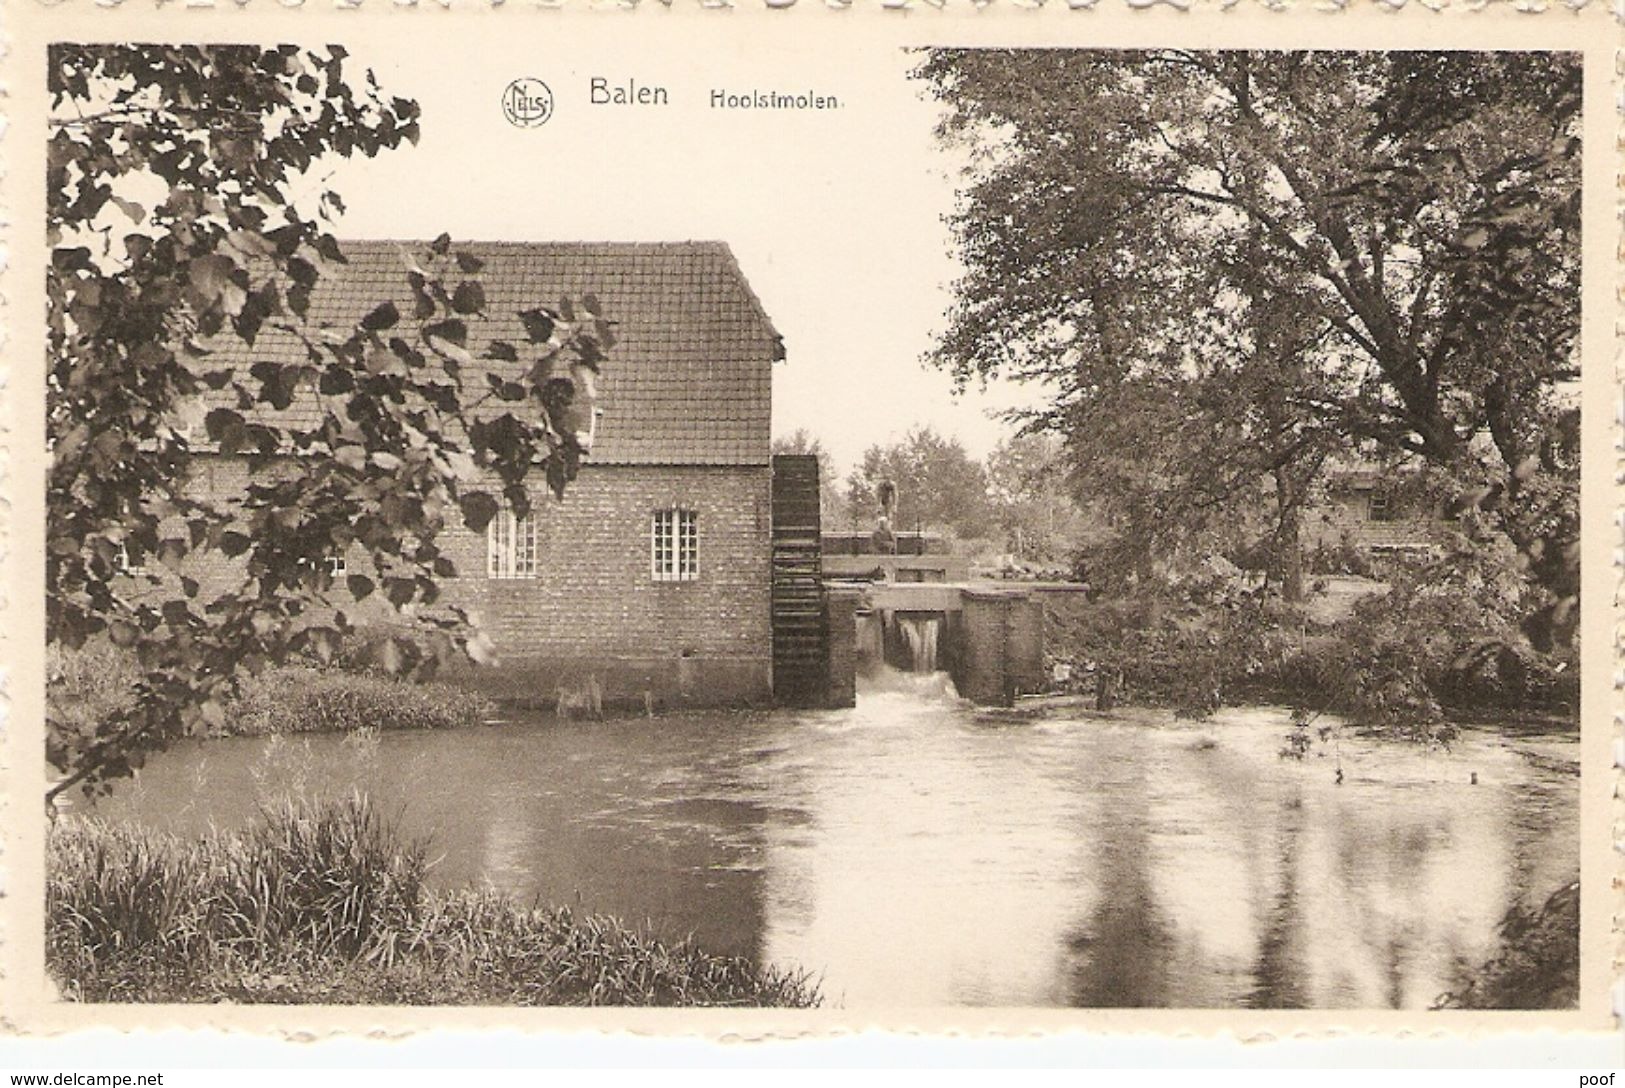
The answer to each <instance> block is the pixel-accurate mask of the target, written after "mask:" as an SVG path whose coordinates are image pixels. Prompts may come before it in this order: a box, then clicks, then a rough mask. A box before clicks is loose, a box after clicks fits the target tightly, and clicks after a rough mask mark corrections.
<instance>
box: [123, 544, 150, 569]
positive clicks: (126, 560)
mask: <svg viewBox="0 0 1625 1088" xmlns="http://www.w3.org/2000/svg"><path fill="white" fill-rule="evenodd" d="M118 570H119V573H120V574H125V575H128V576H130V577H131V578H139V577H141V576H142V575H144V574H146V573H147V567H146V564H145V563H135V562H131V560H130V549H129V548H128V547H126V546H125V545H124V543H123V542H122V541H120V543H119V546H118Z"/></svg>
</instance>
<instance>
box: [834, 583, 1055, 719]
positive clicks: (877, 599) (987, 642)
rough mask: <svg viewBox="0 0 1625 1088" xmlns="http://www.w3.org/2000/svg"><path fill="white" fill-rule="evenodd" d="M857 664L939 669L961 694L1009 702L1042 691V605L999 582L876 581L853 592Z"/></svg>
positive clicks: (872, 667)
mask: <svg viewBox="0 0 1625 1088" xmlns="http://www.w3.org/2000/svg"><path fill="white" fill-rule="evenodd" d="M858 596H859V599H860V600H861V602H862V603H861V607H860V609H859V611H858V612H857V613H856V615H855V617H854V634H853V641H854V642H855V648H856V654H855V655H854V656H855V659H856V660H855V664H856V666H857V668H858V670H859V671H860V672H872V671H874V670H877V669H879V668H880V667H881V666H882V665H887V666H890V667H892V668H896V669H901V670H903V671H907V672H934V671H938V670H941V671H944V672H947V673H948V674H949V676H950V677H951V678H952V679H953V682H954V687H955V688H957V689H958V691H959V694H960V695H962V696H964V697H965V698H967V699H969V700H971V701H972V702H974V703H979V704H981V705H984V706H1010V705H1011V704H1012V703H1014V702H1015V699H1016V697H1017V696H1019V695H1024V694H1030V693H1033V692H1038V691H1042V690H1044V686H1045V675H1044V623H1043V609H1042V606H1041V605H1040V603H1039V601H1038V600H1037V599H1036V598H1035V597H1034V596H1033V595H1032V594H1030V593H1027V592H1025V591H1023V590H1019V589H1008V588H1004V587H982V586H966V585H945V584H941V583H936V584H910V583H876V584H874V585H871V586H867V587H865V588H863V589H862V590H860V591H858Z"/></svg>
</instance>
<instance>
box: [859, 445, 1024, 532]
mask: <svg viewBox="0 0 1625 1088" xmlns="http://www.w3.org/2000/svg"><path fill="white" fill-rule="evenodd" d="M885 480H890V481H891V483H892V484H893V485H894V486H895V487H896V489H897V508H896V509H897V512H896V516H895V518H894V520H893V524H892V528H893V529H895V530H900V531H902V530H906V531H913V530H915V529H917V528H918V529H923V530H925V531H927V532H939V533H940V532H947V533H949V534H951V535H953V536H956V537H959V538H962V539H968V538H980V537H985V536H987V535H988V534H989V533H990V532H991V531H992V528H993V511H992V505H991V503H990V502H989V500H988V494H987V472H986V470H984V469H983V468H982V466H981V465H980V464H978V463H977V462H976V461H975V460H973V459H972V458H971V456H970V454H969V453H967V452H966V451H965V447H964V446H963V445H962V444H961V443H960V441H959V440H958V439H957V438H944V437H943V436H942V435H939V434H938V433H937V432H936V430H935V429H934V428H932V427H929V426H927V427H916V428H914V429H913V430H911V431H909V432H908V434H906V435H904V436H903V439H902V440H901V441H899V442H894V443H892V444H891V445H888V446H881V445H874V446H870V447H869V448H868V449H867V450H865V451H864V453H863V459H862V460H861V461H860V462H859V463H858V465H857V467H856V468H854V469H853V470H852V471H851V473H849V474H848V476H847V488H846V500H847V507H848V509H849V510H850V512H851V516H852V519H853V521H854V522H856V523H858V524H859V525H868V526H872V525H874V524H875V522H876V519H878V518H879V517H880V501H879V498H878V497H877V489H878V488H879V486H880V484H881V482H882V481H885Z"/></svg>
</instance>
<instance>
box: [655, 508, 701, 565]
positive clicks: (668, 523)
mask: <svg viewBox="0 0 1625 1088" xmlns="http://www.w3.org/2000/svg"><path fill="white" fill-rule="evenodd" d="M649 569H650V574H651V575H652V576H653V578H654V580H655V581H657V582H692V581H693V580H694V579H696V578H698V577H699V576H700V515H699V514H698V513H697V512H695V511H693V510H656V511H655V512H654V517H653V520H652V522H651V531H650V533H649Z"/></svg>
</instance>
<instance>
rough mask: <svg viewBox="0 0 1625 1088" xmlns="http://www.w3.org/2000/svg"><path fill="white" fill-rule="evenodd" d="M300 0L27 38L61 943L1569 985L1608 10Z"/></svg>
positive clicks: (1114, 1005) (1470, 987)
mask: <svg viewBox="0 0 1625 1088" xmlns="http://www.w3.org/2000/svg"><path fill="white" fill-rule="evenodd" d="M182 22H183V23H184V22H185V21H184V20H183V21H182ZM228 22H229V20H228ZM282 25H286V26H288V30H287V31H286V33H285V35H284V36H283V37H282V38H280V39H276V40H265V39H261V38H260V37H258V36H257V35H244V36H243V37H242V38H240V39H237V40H233V39H232V38H231V36H230V34H229V33H226V34H225V35H224V36H221V37H218V40H216V36H218V35H219V33H220V31H222V29H229V28H222V27H221V26H219V25H218V24H215V25H214V27H213V29H212V30H211V32H210V33H211V35H212V36H211V37H203V36H199V37H196V38H190V39H188V38H179V37H175V36H174V34H173V30H174V24H170V30H171V33H169V34H164V35H157V36H152V37H147V38H139V39H138V38H135V37H130V38H128V39H108V38H105V37H98V36H94V35H85V36H83V37H81V38H77V39H74V40H67V39H53V40H51V41H50V42H48V43H47V44H46V45H45V46H44V53H43V56H44V61H43V65H42V66H41V70H42V71H43V75H44V78H45V82H44V85H43V86H42V87H40V88H34V89H32V90H31V92H30V93H32V94H33V95H34V96H35V97H34V98H33V99H32V100H31V101H32V102H34V103H37V104H38V106H39V108H40V109H42V110H43V129H42V131H43V136H44V139H45V148H44V151H43V156H42V158H43V166H44V189H43V199H44V206H43V211H44V222H43V224H42V225H39V229H42V230H43V233H44V245H45V249H44V251H43V252H44V254H45V261H44V263H43V267H41V268H38V269H29V268H28V267H26V266H17V267H14V268H13V269H12V272H11V275H13V276H16V275H19V274H21V275H25V276H36V277H39V278H42V279H43V285H44V295H43V305H42V306H41V307H40V312H41V313H42V315H43V318H44V321H45V323H46V324H45V330H44V335H43V341H42V345H43V356H42V357H41V358H40V359H38V360H37V363H38V365H39V367H40V368H41V370H42V371H43V375H44V377H43V382H42V386H43V397H44V401H43V413H44V454H45V462H44V466H43V469H42V475H43V481H44V496H45V497H44V520H43V526H42V528H41V530H40V532H41V535H42V544H43V559H42V572H43V582H44V584H43V622H42V624H41V626H42V628H43V631H44V640H45V641H44V645H43V647H42V648H41V649H42V653H43V659H42V665H41V674H42V675H41V677H40V683H41V684H42V686H43V691H44V697H43V709H44V714H43V722H42V725H43V729H42V734H43V737H42V740H43V763H42V766H43V778H42V782H41V789H42V791H43V792H42V795H38V794H32V795H30V796H29V797H26V798H22V799H21V800H19V799H18V798H16V797H13V798H12V799H11V807H12V811H13V813H23V814H25V815H26V814H31V813H34V812H39V811H40V810H41V805H43V816H42V817H41V819H42V828H43V830H42V832H41V835H42V839H41V843H42V846H41V850H42V854H41V858H42V860H41V865H42V877H41V881H40V889H39V895H40V896H42V897H43V908H42V909H43V926H42V929H43V942H44V943H43V973H44V977H43V979H42V983H41V984H42V986H43V987H44V990H45V993H46V995H47V996H46V997H45V1000H46V1001H47V1002H48V1003H49V1004H51V1005H52V1006H55V1007H63V1006H73V1007H77V1006H105V1005H108V1004H124V1005H131V1004H133V1005H162V1006H219V1005H221V1004H229V1005H232V1006H293V1005H314V1006H358V1005H359V1006H392V1007H407V1006H481V1007H518V1006H549V1007H552V1006H635V1007H663V1008H664V1007H704V1008H710V1009H716V1008H730V1009H739V1008H780V1009H794V1010H821V1011H823V1012H830V1011H833V1012H835V1013H841V1012H845V1011H850V1012H854V1013H857V1014H864V1013H868V1012H872V1011H883V1010H886V1009H954V1008H965V1009H1033V1010H1046V1009H1048V1010H1100V1009H1138V1010H1155V1009H1167V1010H1227V1011H1234V1012H1238V1013H1240V1012H1248V1011H1253V1010H1322V1011H1349V1012H1356V1011H1382V1010H1401V1011H1405V1012H1408V1013H1413V1014H1415V1016H1414V1017H1413V1018H1412V1019H1409V1020H1407V1021H1405V1023H1406V1024H1407V1025H1409V1026H1412V1027H1419V1028H1422V1029H1424V1030H1425V1029H1426V1025H1428V1024H1430V1023H1432V1022H1434V1021H1433V1020H1431V1019H1430V1018H1434V1017H1443V1018H1447V1017H1448V1016H1450V1015H1451V1014H1452V1013H1458V1012H1460V1011H1461V1010H1525V1011H1530V1010H1542V1011H1567V1012H1571V1013H1572V1012H1575V1011H1577V1010H1579V1009H1580V1008H1581V1006H1582V977H1583V976H1582V971H1581V964H1582V955H1581V950H1582V941H1581V914H1582V910H1581V900H1582V894H1581V888H1582V883H1581V871H1582V864H1581V860H1582V853H1583V851H1582V827H1581V823H1582V821H1581V808H1582V802H1581V799H1582V775H1581V765H1582V757H1581V724H1582V714H1581V686H1582V685H1581V675H1582V671H1584V670H1582V667H1581V645H1582V638H1581V627H1582V623H1581V597H1580V589H1581V566H1582V562H1581V551H1582V538H1581V525H1582V521H1581V501H1580V497H1581V486H1580V484H1581V464H1582V456H1581V454H1582V430H1581V400H1582V397H1581V388H1582V374H1583V370H1582V364H1581V356H1582V290H1581V272H1582V260H1581V257H1582V220H1583V218H1585V217H1583V216H1582V207H1583V201H1582V193H1583V191H1584V188H1585V185H1584V176H1583V175H1584V173H1585V162H1586V159H1585V156H1586V155H1587V154H1592V153H1594V149H1593V147H1592V146H1590V141H1588V140H1586V139H1585V138H1584V137H1585V120H1586V116H1585V114H1586V111H1585V109H1584V108H1583V106H1584V104H1585V101H1586V94H1585V92H1586V87H1587V74H1586V64H1585V62H1584V56H1583V55H1582V53H1580V52H1574V51H1565V50H1562V49H1555V48H1550V49H1549V48H1533V47H1531V48H1525V49H1520V50H1517V51H1512V50H1506V49H1488V48H1484V49H1462V48H1451V49H1444V48H1438V49H1397V48H1394V49H1373V48H1363V47H1362V48H1354V47H1352V46H1351V47H1342V48H1330V49H1328V48H1324V47H1323V46H1322V47H1319V48H1294V49H1276V48H1242V47H1235V48H1231V47H1217V46H1214V47H1208V48H1189V47H1147V46H1143V45H1140V46H1134V47H1130V46H1127V45H1124V46H1112V47H1104V46H1100V47H1096V46H1090V45H1086V44H1076V45H1069V46H1067V47H1056V46H1052V45H1043V46H1039V45H1032V44H1019V45H1011V44H996V43H990V42H985V41H982V40H980V39H978V38H976V37H974V36H972V35H960V36H957V37H956V36H955V35H953V34H951V33H946V32H944V33H939V34H935V35H933V34H920V33H919V31H920V30H921V28H923V27H926V26H927V25H928V24H923V23H922V24H918V25H915V26H913V28H912V29H913V30H914V31H915V33H914V35H913V36H912V37H909V38H907V39H906V40H904V39H903V38H900V37H898V36H890V37H887V36H880V35H876V36H873V37H871V38H868V39H865V40H864V41H863V44H862V47H861V48H854V49H852V50H851V51H850V53H849V54H848V55H845V56H840V57H838V58H837V57H836V56H835V55H833V54H831V53H828V52H824V53H816V52H813V51H810V50H809V51H806V52H804V53H796V52H794V51H793V50H790V49H788V48H786V47H783V42H782V39H779V40H777V42H778V46H779V47H775V48H773V49H763V50H760V51H758V52H755V53H752V52H751V51H749V50H746V49H743V48H739V49H735V50H733V51H732V52H730V51H728V50H719V51H718V52H717V53H716V55H715V56H714V57H712V58H707V57H705V56H699V55H694V54H692V53H682V52H680V51H678V50H675V49H667V48H664V47H663V46H662V44H661V42H660V40H659V39H658V37H654V36H648V35H643V36H625V37H619V36H617V35H616V34H615V33H614V32H613V29H612V28H609V27H606V26H601V25H599V24H594V25H593V26H591V27H588V28H586V29H581V30H580V32H579V33H578V34H576V35H575V36H574V37H573V38H571V39H570V44H569V45H568V46H566V45H565V44H564V43H563V42H562V41H561V40H559V39H558V38H554V39H551V40H549V41H547V42H545V43H543V41H542V39H541V38H536V39H531V40H528V41H527V40H525V39H524V36H523V35H520V36H517V37H516V38H515V39H514V40H512V41H508V42H498V41H495V40H494V37H495V36H493V35H491V34H489V33H487V34H486V35H485V36H484V38H483V39H481V40H482V41H484V42H486V43H487V44H489V46H490V48H489V49H487V50H484V51H476V50H472V49H466V48H464V49H456V50H450V49H448V50H446V51H444V52H442V51H441V50H438V49H430V48H422V47H420V48H416V49H413V48H405V47H403V44H402V43H403V42H404V41H405V40H406V39H403V38H401V37H400V36H398V35H397V36H394V37H390V36H388V35H379V36H377V37H369V36H368V35H365V34H361V33H354V34H348V35H347V34H344V33H339V32H338V31H342V29H343V25H344V24H337V25H334V24H327V25H324V26H323V27H322V30H323V32H324V36H323V37H320V38H311V37H308V36H304V35H301V34H300V32H299V29H298V27H297V26H293V25H291V24H287V23H284V24H282ZM573 25H579V24H573ZM941 29H942V30H943V31H947V30H948V29H950V28H948V27H943V28H941ZM418 41H419V42H420V44H421V45H423V46H427V44H428V43H427V42H426V41H424V40H423V39H422V38H421V36H420V37H419V38H418ZM14 89H15V88H14ZM39 124H40V122H39V120H38V119H36V122H35V125H36V127H35V128H34V129H31V130H28V129H25V130H20V131H14V132H13V133H12V142H13V143H14V142H16V138H17V136H18V135H20V134H22V133H24V132H27V131H40V129H39V127H38V126H39ZM1594 131H1595V130H1594ZM1592 221H1593V222H1595V220H1594V219H1593V220H1592ZM19 222H20V223H21V224H22V226H23V229H25V230H34V229H36V227H35V226H34V225H30V224H29V223H28V221H27V220H26V219H23V220H20V221H19ZM1591 274H1592V272H1591V271H1590V270H1589V269H1588V271H1587V275H1588V276H1590V275H1591ZM1588 316H1589V315H1588ZM18 320H19V321H25V320H29V318H28V317H27V316H26V315H25V316H23V317H22V318H19V319H18ZM1601 320H1603V321H1604V323H1606V322H1607V320H1608V315H1606V314H1603V315H1601ZM1604 362H1606V360H1596V359H1592V358H1589V357H1588V359H1587V362H1586V367H1585V369H1584V373H1586V374H1590V373H1591V372H1592V371H1591V368H1592V367H1594V366H1599V365H1602V363H1604ZM35 363H36V360H34V359H18V360H16V361H15V362H14V364H13V365H14V367H31V366H34V365H35ZM1597 373H1598V375H1599V376H1600V374H1601V372H1600V371H1598V372H1597ZM23 410H24V411H30V410H33V409H31V408H30V407H29V405H27V404H26V403H25V404H24V405H23ZM1587 425H1588V427H1589V426H1590V425H1591V424H1590V423H1589V422H1588V424H1587ZM1588 433H1591V432H1588ZM1599 456H1601V457H1602V458H1603V462H1604V463H1608V459H1609V457H1610V456H1611V455H1609V454H1608V453H1607V451H1606V448H1605V449H1604V450H1603V451H1602V453H1601V454H1600V455H1599ZM1599 527H1600V528H1605V527H1602V526H1599ZM1604 585H1605V583H1604V582H1603V581H1597V582H1595V583H1593V582H1591V581H1589V580H1588V582H1587V594H1588V595H1589V594H1591V593H1602V594H1603V595H1605V596H1606V595H1607V593H1608V592H1609V590H1607V589H1605V588H1600V587H1603V586H1604ZM20 594H21V591H20V590H19V591H17V593H16V594H15V595H20ZM1600 633H1601V635H1602V637H1603V639H1604V641H1605V642H1606V641H1607V639H1608V637H1609V636H1608V634H1607V631H1606V629H1604V630H1602V631H1601V632H1600ZM1597 675H1598V674H1596V673H1595V672H1591V673H1588V676H1590V680H1588V684H1589V683H1593V682H1595V681H1596V680H1597ZM1601 679H1602V683H1603V685H1604V688H1603V689H1599V690H1605V687H1606V680H1607V678H1606V675H1605V674H1604V675H1602V677H1601ZM1607 724H1608V722H1607V717H1606V715H1604V716H1602V719H1601V720H1600V721H1596V722H1593V723H1591V725H1588V727H1587V728H1588V731H1589V730H1590V729H1591V728H1592V726H1596V727H1600V728H1603V729H1605V730H1606V728H1607ZM1588 735H1590V734H1589V732H1588ZM29 758H37V757H35V756H30V757H29ZM1591 770H1592V771H1593V772H1596V771H1597V770H1598V768H1597V766H1595V765H1592V767H1591ZM1603 771H1604V772H1606V768H1603ZM1588 781H1592V782H1595V781H1596V780H1595V779H1589V780H1588ZM1598 830H1599V831H1600V830H1602V829H1601V827H1600V826H1599V828H1598ZM1608 879H1609V874H1608V873H1605V872H1602V871H1598V870H1593V869H1587V872H1586V880H1587V885H1586V886H1587V887H1588V888H1589V887H1591V882H1592V881H1594V880H1597V881H1602V882H1603V885H1606V884H1607V882H1608ZM1606 922H1607V920H1606V918H1605V917H1600V916H1596V915H1593V916H1591V917H1590V918H1588V921H1587V925H1588V926H1590V925H1593V924H1599V923H1600V924H1602V925H1603V926H1604V928H1606ZM1587 947H1588V948H1595V949H1598V950H1605V946H1604V945H1601V944H1598V945H1595V946H1587ZM1587 955H1588V956H1589V955H1592V952H1591V951H1588V952H1587ZM1587 962H1588V963H1591V962H1595V961H1590V960H1588V961H1587ZM1595 996H1598V995H1595V994H1594V995H1593V997H1595ZM1588 1007H1591V1008H1595V1006H1589V1005H1588ZM859 1022H860V1023H861V1022H862V1021H859Z"/></svg>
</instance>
